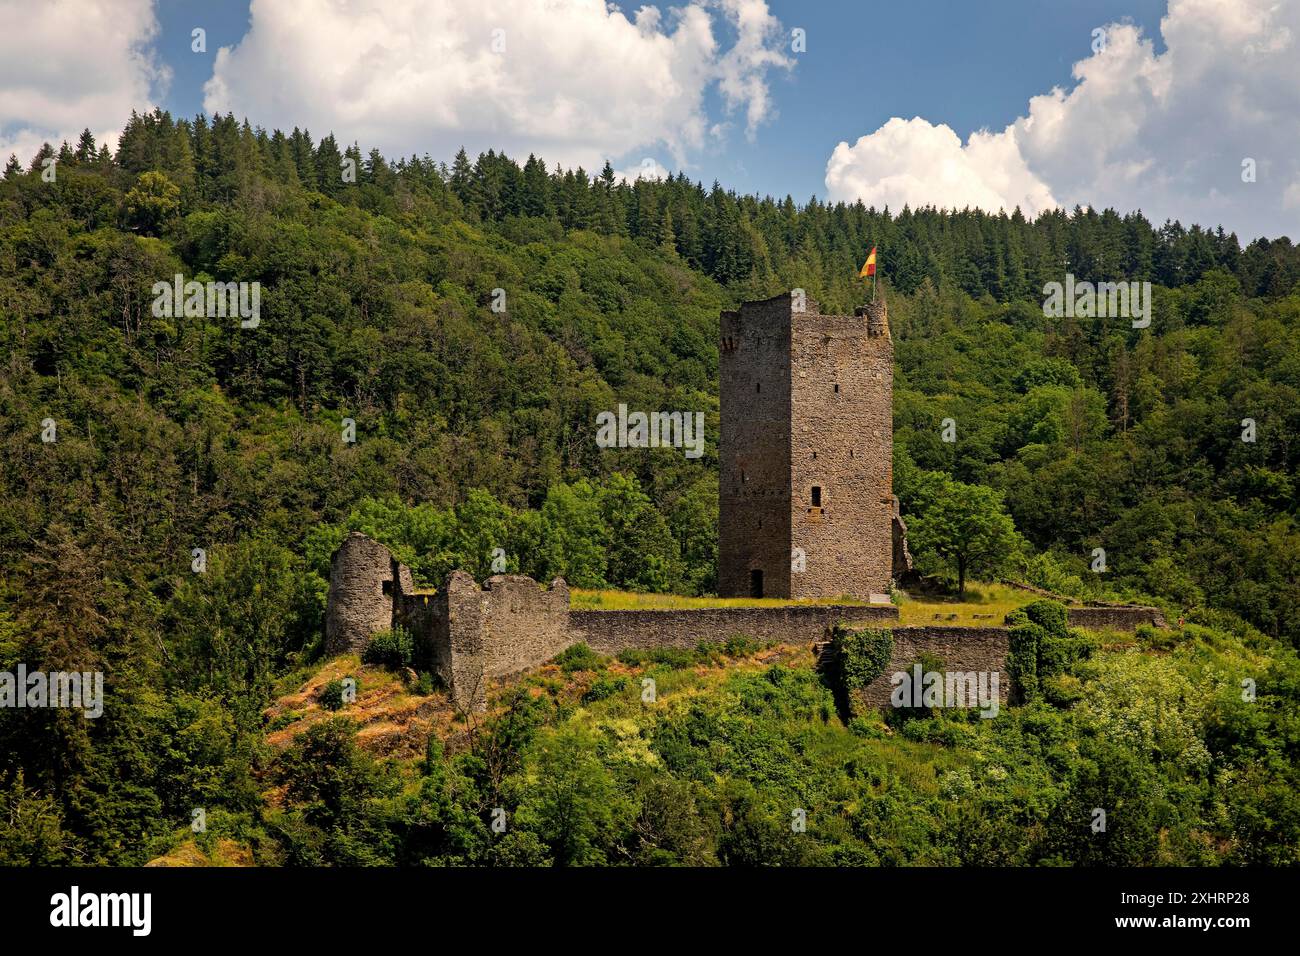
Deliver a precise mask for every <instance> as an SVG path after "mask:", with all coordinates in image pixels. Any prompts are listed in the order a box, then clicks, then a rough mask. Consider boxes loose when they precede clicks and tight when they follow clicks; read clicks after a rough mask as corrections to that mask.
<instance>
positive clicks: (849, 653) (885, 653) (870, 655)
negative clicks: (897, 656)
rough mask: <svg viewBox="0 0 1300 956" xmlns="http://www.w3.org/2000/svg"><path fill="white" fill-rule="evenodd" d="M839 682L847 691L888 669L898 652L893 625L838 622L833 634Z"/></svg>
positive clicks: (853, 689)
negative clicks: (856, 626) (880, 626)
mask: <svg viewBox="0 0 1300 956" xmlns="http://www.w3.org/2000/svg"><path fill="white" fill-rule="evenodd" d="M831 641H832V644H831V646H832V649H833V654H834V660H835V666H836V670H837V671H838V675H837V676H838V678H839V683H840V684H841V686H842V688H843V689H844V690H845V691H846V692H851V691H855V690H860V689H861V688H863V687H866V686H867V685H868V684H870V683H871V682H872V681H873V680H875V679H876V678H877V677H879V676H880V675H881V674H883V673H884V672H885V668H886V667H887V666H889V658H890V657H891V656H892V655H893V653H894V632H893V631H891V630H889V629H887V628H886V629H879V630H877V629H868V628H863V629H860V630H859V629H854V628H849V627H844V626H843V625H839V624H837V625H836V626H835V631H834V633H833V634H832V637H831Z"/></svg>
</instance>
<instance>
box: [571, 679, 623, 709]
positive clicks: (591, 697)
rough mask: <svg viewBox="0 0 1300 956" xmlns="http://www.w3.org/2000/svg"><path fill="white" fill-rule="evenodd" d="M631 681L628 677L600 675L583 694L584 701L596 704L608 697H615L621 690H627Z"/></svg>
mask: <svg viewBox="0 0 1300 956" xmlns="http://www.w3.org/2000/svg"><path fill="white" fill-rule="evenodd" d="M629 683H630V682H629V681H628V679H627V678H626V677H621V676H620V677H599V678H597V679H596V682H595V683H593V684H592V685H591V686H590V687H589V688H587V692H586V693H585V694H583V695H582V702H583V703H584V704H594V703H595V702H596V701H598V700H604V699H605V698H606V697H613V696H614V695H615V694H617V693H619V692H620V691H623V690H626V689H627V687H628V684H629Z"/></svg>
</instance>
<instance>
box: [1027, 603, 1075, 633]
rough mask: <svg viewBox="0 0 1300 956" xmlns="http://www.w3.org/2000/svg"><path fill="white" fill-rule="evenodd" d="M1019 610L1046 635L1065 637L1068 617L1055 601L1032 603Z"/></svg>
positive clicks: (1062, 606)
mask: <svg viewBox="0 0 1300 956" xmlns="http://www.w3.org/2000/svg"><path fill="white" fill-rule="evenodd" d="M1020 610H1021V611H1023V612H1024V614H1025V617H1027V618H1028V619H1029V620H1030V621H1031V622H1033V623H1034V624H1037V625H1038V626H1039V627H1041V628H1043V629H1044V630H1046V631H1047V633H1049V634H1052V635H1056V636H1060V637H1064V636H1065V634H1066V631H1067V629H1068V627H1067V622H1068V620H1069V615H1068V614H1066V612H1065V605H1063V604H1059V603H1057V602H1056V601H1033V602H1032V603H1030V604H1026V605H1025V606H1024V607H1022V608H1021V609H1020ZM1013 613H1014V612H1013Z"/></svg>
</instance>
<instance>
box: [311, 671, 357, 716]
mask: <svg viewBox="0 0 1300 956" xmlns="http://www.w3.org/2000/svg"><path fill="white" fill-rule="evenodd" d="M352 680H353V681H354V682H355V683H354V685H353V689H354V690H355V691H356V692H357V693H358V694H359V693H360V692H361V682H360V681H358V680H357V679H356V678H355V677H354V678H352ZM344 691H345V685H344V683H343V679H342V678H339V679H336V680H332V681H329V682H328V683H326V684H325V685H324V686H322V687H321V689H320V690H319V691H317V692H316V701H317V702H318V703H319V704H320V705H321V706H322V707H324V708H325V709H326V710H341V709H342V708H343V706H344V705H345V704H346V703H347V701H346V700H344Z"/></svg>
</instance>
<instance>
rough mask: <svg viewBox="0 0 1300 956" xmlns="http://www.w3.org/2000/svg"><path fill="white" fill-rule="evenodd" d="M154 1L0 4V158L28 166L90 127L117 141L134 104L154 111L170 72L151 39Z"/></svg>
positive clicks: (104, 139)
mask: <svg viewBox="0 0 1300 956" xmlns="http://www.w3.org/2000/svg"><path fill="white" fill-rule="evenodd" d="M157 35H158V21H157V20H156V19H155V17H154V9H153V0H49V2H42V3H3V4H0V162H3V161H4V159H6V158H8V156H9V154H10V153H17V154H18V158H19V159H20V160H21V161H22V162H23V163H24V164H26V163H27V162H29V161H30V160H31V159H32V157H33V156H34V155H35V154H36V151H37V150H38V149H40V147H41V144H42V143H44V142H47V141H48V142H49V143H51V144H52V145H54V146H55V147H57V146H58V145H59V143H60V142H62V141H63V140H65V139H66V140H68V141H69V142H70V143H73V144H74V145H75V143H76V140H77V137H78V136H79V135H80V134H81V131H82V130H83V129H86V128H89V129H90V131H91V132H92V133H94V134H95V138H96V140H97V141H99V142H108V143H109V145H110V146H112V145H114V144H115V143H116V140H117V135H118V133H119V132H120V131H121V128H122V124H123V123H124V122H125V121H126V118H127V117H128V116H130V114H131V110H132V109H137V110H142V109H151V108H152V104H153V102H154V96H153V94H154V93H155V92H157V93H161V89H162V88H163V87H165V86H166V83H167V81H168V79H169V75H170V74H169V71H168V70H167V69H166V67H164V66H161V65H160V64H159V62H158V61H157V59H156V58H155V55H154V53H153V49H152V44H153V42H154V40H155V39H156V37H157Z"/></svg>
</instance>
